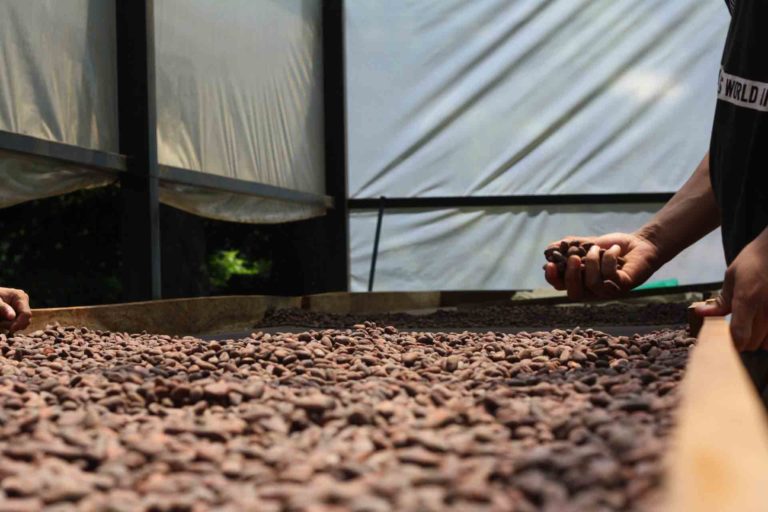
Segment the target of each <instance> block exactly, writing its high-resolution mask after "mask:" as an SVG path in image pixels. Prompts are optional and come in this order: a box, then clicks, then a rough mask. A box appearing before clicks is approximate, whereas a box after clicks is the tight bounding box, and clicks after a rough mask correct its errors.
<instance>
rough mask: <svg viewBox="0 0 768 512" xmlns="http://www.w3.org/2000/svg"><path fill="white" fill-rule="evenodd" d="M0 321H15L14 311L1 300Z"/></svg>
mask: <svg viewBox="0 0 768 512" xmlns="http://www.w3.org/2000/svg"><path fill="white" fill-rule="evenodd" d="M0 320H5V321H7V322H13V321H14V320H16V310H14V309H13V307H12V306H11V305H10V304H7V303H6V302H5V301H4V300H3V299H0Z"/></svg>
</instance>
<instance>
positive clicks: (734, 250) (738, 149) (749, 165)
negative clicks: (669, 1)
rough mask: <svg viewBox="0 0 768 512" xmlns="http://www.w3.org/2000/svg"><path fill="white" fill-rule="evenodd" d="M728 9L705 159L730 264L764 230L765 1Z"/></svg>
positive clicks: (767, 144) (767, 193)
mask: <svg viewBox="0 0 768 512" xmlns="http://www.w3.org/2000/svg"><path fill="white" fill-rule="evenodd" d="M726 5H728V8H729V9H730V11H731V26H730V29H729V31H728V38H727V39H726V43H725V51H724V52H723V59H722V63H721V68H720V77H719V82H718V88H717V89H718V91H717V97H718V100H717V108H716V110H715V121H714V125H713V127H712V140H711V144H710V153H709V159H710V173H711V176H712V187H713V189H714V192H715V196H716V197H717V201H718V203H719V205H720V209H721V215H722V231H723V246H724V248H725V257H726V260H727V261H728V263H729V264H730V263H731V262H732V261H733V259H734V258H735V257H736V256H737V255H738V254H739V252H741V250H742V249H743V248H744V246H745V245H747V244H748V243H749V242H751V241H752V240H753V239H754V238H755V237H756V236H757V235H759V234H760V232H762V231H763V230H764V229H765V228H766V226H768V168H766V167H768V28H766V26H764V25H763V23H764V22H765V21H768V0H726Z"/></svg>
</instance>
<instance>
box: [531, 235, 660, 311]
mask: <svg viewBox="0 0 768 512" xmlns="http://www.w3.org/2000/svg"><path fill="white" fill-rule="evenodd" d="M565 240H566V241H570V240H579V241H580V242H582V243H586V242H591V243H593V244H594V245H593V246H592V248H591V249H590V250H589V252H588V253H587V256H586V259H585V261H584V264H583V265H582V262H581V258H579V257H578V256H571V257H569V258H568V261H567V265H566V270H565V276H564V277H561V276H560V275H559V274H558V272H557V266H556V265H555V264H554V263H551V262H550V263H547V265H546V266H545V267H544V276H545V278H546V280H547V282H549V284H551V285H552V286H553V287H554V288H555V289H557V290H567V291H568V297H569V298H570V299H572V300H584V299H610V298H615V297H618V296H620V295H622V294H624V293H626V292H629V291H630V290H631V289H632V288H634V287H636V286H638V285H640V284H642V283H644V282H645V281H646V280H647V279H648V278H649V277H651V274H653V273H654V272H655V271H656V270H657V269H658V267H659V260H660V258H659V250H658V248H657V247H656V245H654V244H653V243H651V242H650V241H649V240H647V239H646V238H643V237H642V236H640V235H637V234H630V233H610V234H608V235H603V236H598V237H576V236H572V237H568V238H566V239H565ZM559 244H560V241H557V242H553V243H552V244H550V245H549V247H557V246H559ZM600 249H605V254H604V255H603V258H602V261H601V260H600ZM619 256H622V257H623V258H624V259H625V263H624V265H623V267H622V268H621V269H619V268H618V258H619Z"/></svg>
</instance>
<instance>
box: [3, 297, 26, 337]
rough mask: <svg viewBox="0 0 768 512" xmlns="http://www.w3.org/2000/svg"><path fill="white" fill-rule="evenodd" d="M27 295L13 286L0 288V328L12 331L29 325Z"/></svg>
mask: <svg viewBox="0 0 768 512" xmlns="http://www.w3.org/2000/svg"><path fill="white" fill-rule="evenodd" d="M31 320H32V311H31V310H30V309H29V295H27V294H26V293H25V292H24V291H23V290H17V289H15V288H0V330H3V331H9V332H11V333H14V332H16V331H21V330H22V329H26V328H27V327H28V326H29V322H30V321H31Z"/></svg>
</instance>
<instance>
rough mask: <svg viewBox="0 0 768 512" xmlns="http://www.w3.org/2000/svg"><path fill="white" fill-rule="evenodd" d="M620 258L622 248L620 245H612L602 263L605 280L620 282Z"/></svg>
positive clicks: (601, 269) (604, 255) (601, 267)
mask: <svg viewBox="0 0 768 512" xmlns="http://www.w3.org/2000/svg"><path fill="white" fill-rule="evenodd" d="M619 256H621V247H619V246H618V245H612V246H611V247H610V248H609V249H608V250H606V251H605V254H603V260H602V261H601V262H600V271H601V272H602V274H603V279H607V280H610V281H613V282H617V281H618V280H619Z"/></svg>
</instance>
